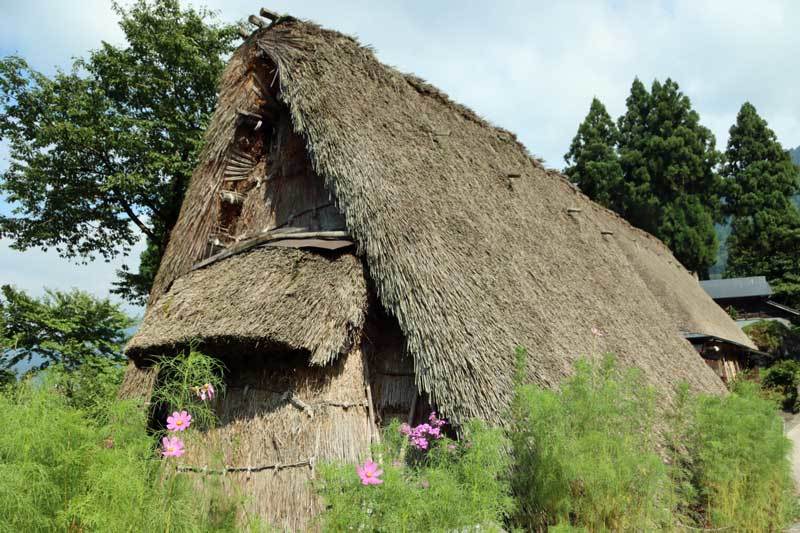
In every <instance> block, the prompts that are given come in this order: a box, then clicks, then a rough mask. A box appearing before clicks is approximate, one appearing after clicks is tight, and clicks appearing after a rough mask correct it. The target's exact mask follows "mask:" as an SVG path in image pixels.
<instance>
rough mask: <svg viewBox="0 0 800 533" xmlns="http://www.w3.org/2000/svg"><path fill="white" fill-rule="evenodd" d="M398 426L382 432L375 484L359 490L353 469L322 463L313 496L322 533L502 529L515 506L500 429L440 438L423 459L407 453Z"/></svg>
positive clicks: (475, 425) (476, 427)
mask: <svg viewBox="0 0 800 533" xmlns="http://www.w3.org/2000/svg"><path fill="white" fill-rule="evenodd" d="M398 430H399V428H398V425H397V424H394V425H392V426H390V427H389V428H387V430H386V431H385V432H384V444H383V445H382V446H380V447H378V448H376V449H375V450H374V454H373V457H374V458H375V460H376V462H378V463H379V464H380V467H381V469H382V470H383V475H382V476H381V478H382V480H383V483H382V484H380V485H362V484H361V482H360V480H359V477H358V475H357V474H356V471H355V469H354V467H353V465H342V464H327V465H322V467H321V470H320V473H321V476H320V482H319V483H318V485H317V488H318V491H319V493H320V494H321V496H322V497H323V498H324V500H325V504H326V511H325V512H324V513H323V515H322V516H321V517H320V519H321V522H322V525H323V528H324V530H326V531H349V530H357V531H392V532H394V531H457V530H464V529H465V528H470V527H475V526H480V527H481V528H482V529H488V530H489V531H495V530H499V529H500V528H501V526H502V524H503V520H504V518H505V517H506V516H507V515H508V514H509V512H510V510H511V507H512V500H511V498H510V496H509V487H508V483H507V479H508V468H509V458H508V455H507V452H506V448H507V443H506V441H505V439H504V437H503V434H502V432H501V431H500V430H497V429H489V428H487V427H486V426H485V425H483V424H482V423H479V422H472V423H470V424H469V425H468V426H467V427H466V428H465V438H464V440H462V441H461V442H460V443H455V442H453V441H451V440H449V439H446V438H444V439H441V440H437V441H435V442H434V443H433V446H432V447H431V449H430V451H428V452H427V453H425V454H421V453H409V450H408V448H407V445H406V444H404V437H403V436H402V435H401V434H400V433H399V431H398Z"/></svg>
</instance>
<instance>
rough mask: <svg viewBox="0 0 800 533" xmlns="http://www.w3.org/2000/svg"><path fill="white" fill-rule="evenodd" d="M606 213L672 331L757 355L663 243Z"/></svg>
mask: <svg viewBox="0 0 800 533" xmlns="http://www.w3.org/2000/svg"><path fill="white" fill-rule="evenodd" d="M606 213H607V216H608V219H609V224H610V225H613V226H614V227H615V228H617V230H618V237H617V238H616V240H617V242H618V243H619V246H620V247H621V248H622V250H623V251H624V252H625V255H626V256H627V257H628V260H629V261H630V263H631V265H632V266H633V267H634V268H635V269H636V271H637V272H638V274H639V276H640V277H641V278H642V279H643V280H644V282H645V284H646V285H647V287H648V289H649V290H650V292H651V293H653V295H654V296H655V297H656V300H657V301H658V302H659V304H660V305H661V307H662V308H663V309H664V311H665V312H666V314H667V316H668V317H669V319H670V324H671V325H672V327H673V328H674V329H675V330H676V331H678V332H680V333H681V334H684V333H686V332H689V333H697V334H703V335H707V336H709V337H716V338H720V339H726V340H727V341H729V342H731V343H733V344H736V345H739V346H742V347H743V348H745V349H747V350H753V351H757V348H756V346H755V344H754V343H753V341H752V339H750V337H748V336H747V335H746V334H745V333H744V332H743V331H742V330H741V328H740V327H739V326H738V325H737V324H736V322H735V321H734V320H733V319H731V317H730V316H729V315H728V314H727V313H726V312H725V310H724V309H722V308H721V307H720V306H719V305H717V304H716V303H715V302H714V300H713V299H712V298H711V297H710V296H709V295H708V293H706V291H705V290H704V289H703V287H702V286H701V285H700V282H699V281H698V280H697V279H696V278H695V277H694V276H693V275H692V274H690V273H689V272H688V271H687V270H686V268H684V266H683V265H681V264H680V262H679V261H678V260H677V259H675V257H674V256H673V255H672V252H671V251H670V250H669V248H667V246H665V245H664V243H662V242H661V241H660V240H658V239H656V238H655V237H653V236H652V235H650V234H649V233H646V232H644V231H642V230H640V229H637V228H634V227H633V226H631V225H630V224H629V223H628V222H626V221H625V220H623V219H621V218H620V217H619V216H617V215H616V214H613V213H610V212H608V211H606Z"/></svg>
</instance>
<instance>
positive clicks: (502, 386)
mask: <svg viewBox="0 0 800 533" xmlns="http://www.w3.org/2000/svg"><path fill="white" fill-rule="evenodd" d="M259 55H262V56H266V57H267V58H268V59H269V61H270V62H271V64H274V65H276V66H277V78H276V79H277V80H278V81H279V83H280V95H279V98H280V99H281V100H282V102H283V103H284V104H285V105H287V106H288V110H289V112H290V113H291V118H292V124H293V127H294V128H295V130H296V132H297V133H299V134H300V135H301V136H302V137H303V139H305V142H306V148H307V152H308V154H309V156H310V159H311V162H312V164H313V167H314V171H315V172H316V174H317V175H318V176H320V177H321V178H323V179H324V180H325V185H326V186H327V188H328V190H330V191H331V192H332V194H333V196H334V198H335V201H336V202H337V205H338V208H339V210H340V211H341V212H342V214H343V215H344V216H345V219H346V225H347V230H348V232H349V234H350V235H351V236H352V237H353V238H354V240H355V241H356V243H357V245H358V251H359V253H360V254H361V255H362V256H363V258H364V261H365V266H366V267H367V271H368V275H369V277H370V278H371V279H372V281H373V282H374V287H375V290H376V292H377V295H378V298H379V300H380V302H381V303H382V304H383V306H384V307H385V308H386V309H387V310H388V311H389V312H390V313H391V314H392V315H394V316H395V317H396V318H397V321H398V323H399V324H400V328H401V330H402V332H403V334H404V336H405V338H406V340H407V347H408V351H409V353H410V354H411V355H412V356H413V358H414V367H415V373H416V379H417V383H418V385H419V386H420V388H421V389H422V390H423V391H424V392H427V393H429V395H430V398H431V400H432V401H433V402H434V403H435V404H437V405H438V406H439V407H440V408H441V409H442V410H443V411H444V412H445V413H446V414H447V415H448V416H449V417H451V418H452V419H454V420H455V421H456V422H457V421H460V420H464V419H466V418H468V417H474V416H477V417H483V418H487V419H497V417H498V416H499V415H500V413H502V410H503V408H504V406H505V405H506V402H507V400H508V398H509V395H510V391H511V390H512V374H513V368H514V360H513V358H514V356H513V353H514V348H515V347H516V346H518V345H522V346H525V347H527V348H528V351H529V353H530V358H529V374H530V377H531V379H533V380H534V381H536V382H538V383H540V384H542V385H546V386H552V385H555V384H557V383H558V382H559V381H560V380H561V379H562V378H563V377H564V376H566V375H568V374H569V373H570V372H571V369H572V366H573V363H574V362H575V360H576V359H577V358H579V357H582V356H592V355H596V354H600V353H604V352H613V353H615V354H617V356H618V357H619V359H620V361H621V362H622V363H623V364H625V365H627V366H637V367H639V368H641V369H642V371H643V373H644V375H645V377H646V378H647V379H648V380H649V381H650V383H651V384H653V385H654V386H656V387H657V388H659V389H660V390H662V391H671V390H673V389H674V387H675V385H677V384H678V383H679V382H687V383H689V384H690V385H691V386H692V387H693V388H695V389H697V390H703V391H707V392H722V391H723V390H724V387H723V386H722V384H721V382H720V380H719V379H718V378H717V377H716V376H715V375H714V373H713V372H712V371H711V370H710V369H708V368H707V367H706V365H705V364H704V363H703V362H702V360H701V359H700V358H699V357H698V356H697V354H696V352H695V351H694V350H693V349H692V348H691V346H690V345H689V343H688V342H687V341H685V340H684V339H683V338H682V337H681V336H680V334H679V330H678V326H679V323H680V321H679V320H678V319H677V318H676V317H679V316H683V314H684V313H686V312H687V309H688V310H689V311H691V312H689V313H688V314H689V315H690V316H695V317H701V316H702V315H703V313H705V312H706V310H705V309H704V306H705V303H702V302H701V304H702V305H700V307H701V309H700V310H699V311H698V310H696V309H689V308H692V306H693V305H695V303H696V300H697V299H698V298H700V295H699V293H696V292H695V291H693V290H691V288H686V287H684V289H685V290H683V289H682V292H681V293H680V298H685V300H686V302H687V303H686V306H687V308H686V309H682V308H681V307H677V308H675V309H673V308H672V307H670V305H669V298H670V297H669V294H667V293H658V291H657V290H655V289H654V287H655V286H656V284H653V283H650V281H649V276H651V275H652V276H655V277H657V278H658V277H659V276H661V275H662V274H663V275H664V276H665V277H667V278H669V279H673V280H675V282H676V283H679V284H681V285H682V286H684V285H686V284H687V283H690V282H691V283H694V284H695V285H696V282H695V281H694V280H692V278H691V276H690V275H689V274H688V273H687V272H686V271H685V270H682V269H674V268H673V266H674V265H672V266H671V265H670V264H669V261H674V259H671V256H669V257H667V255H664V254H661V255H659V254H655V256H654V258H653V259H652V264H649V263H648V264H647V265H645V266H644V267H643V266H641V265H640V263H642V262H643V261H642V260H641V259H640V258H638V256H637V254H632V253H630V250H629V247H628V246H627V245H626V243H625V242H624V241H620V237H621V236H622V235H623V234H624V233H625V232H628V231H630V232H632V233H635V232H634V231H633V230H632V229H630V230H629V229H624V230H623V229H617V230H616V234H615V233H614V232H613V231H611V232H609V231H608V227H609V225H610V224H618V223H619V221H618V220H617V219H615V218H614V216H613V215H611V214H610V213H608V212H607V211H605V210H603V209H602V208H599V207H597V206H595V205H594V204H593V203H592V202H591V201H589V200H588V199H587V198H586V197H585V196H583V195H582V194H580V193H579V192H577V191H576V190H575V189H574V188H573V187H572V186H571V185H570V184H569V183H568V182H567V181H566V180H565V179H564V178H563V177H562V176H560V175H559V174H558V173H555V172H552V171H547V170H545V169H544V168H543V167H542V166H541V164H540V163H539V162H537V161H536V160H534V159H533V158H531V157H530V155H529V154H528V153H527V152H526V150H525V149H524V148H523V147H522V146H521V145H520V144H519V143H518V142H517V141H516V139H515V138H514V136H513V135H512V134H510V133H508V132H506V131H504V130H501V129H497V128H494V127H492V126H491V125H489V124H488V123H487V122H485V121H484V120H482V119H481V118H480V117H478V116H477V115H476V114H475V113H473V112H472V111H470V110H469V109H467V108H465V107H463V106H460V105H458V104H455V103H453V102H452V101H450V100H449V99H448V98H447V96H445V95H444V94H442V93H441V92H439V91H438V90H437V89H435V88H434V87H432V86H430V85H428V84H426V83H425V82H423V81H422V80H419V79H418V78H415V77H413V76H409V75H404V74H402V73H400V72H397V71H396V70H394V69H392V68H390V67H387V66H385V65H383V64H381V63H380V62H378V61H377V60H376V58H375V57H374V55H373V53H372V52H371V51H370V50H369V49H367V48H364V47H362V46H360V45H359V44H358V43H357V42H356V41H355V40H354V39H352V38H351V37H348V36H345V35H342V34H339V33H337V32H333V31H328V30H324V29H322V28H320V27H318V26H316V25H314V24H311V23H307V22H302V21H298V20H295V19H291V18H283V19H281V20H280V21H278V22H276V23H275V24H273V25H272V26H271V27H270V28H268V29H264V30H260V31H258V32H256V33H255V34H254V35H253V36H252V37H251V38H249V39H248V40H247V41H246V42H245V44H243V45H242V47H240V49H239V50H237V52H236V53H235V54H234V55H233V57H232V60H231V62H230V64H229V66H228V68H227V69H226V72H225V74H224V76H223V81H222V86H221V94H220V105H219V107H218V109H217V112H216V113H215V116H214V118H213V120H212V123H211V126H210V129H209V137H208V139H207V148H206V150H205V152H204V154H203V156H201V164H200V166H199V167H198V169H197V171H196V172H195V174H194V176H193V178H192V183H191V185H190V187H189V190H188V192H187V196H186V200H185V201H184V206H183V208H182V211H181V216H180V219H179V221H178V224H177V225H176V227H175V230H174V231H173V234H172V238H171V241H170V246H169V248H168V250H167V253H166V254H165V257H164V260H163V261H162V265H161V268H160V270H159V274H158V277H157V280H156V283H155V286H154V289H153V293H152V294H151V301H155V302H156V303H157V302H158V301H160V300H161V298H163V296H162V294H163V293H164V291H166V290H167V288H168V287H169V286H170V284H171V283H172V282H173V281H174V280H176V279H177V281H175V285H176V286H177V285H178V284H179V283H181V282H182V278H181V276H183V275H184V274H185V273H186V272H188V271H189V269H190V267H191V265H192V264H193V263H194V262H196V261H198V260H200V259H202V257H201V246H202V245H203V243H204V242H205V241H204V240H205V239H206V237H207V235H208V232H209V228H210V227H211V225H212V224H213V219H214V217H213V216H212V214H213V213H211V211H213V209H214V208H213V207H209V206H210V199H211V198H213V196H214V195H215V194H216V193H217V192H218V181H219V179H220V176H221V173H220V167H221V166H222V165H223V164H224V161H223V160H222V159H223V158H224V153H225V150H226V149H225V146H226V143H230V142H231V139H232V138H233V128H234V126H233V121H232V119H231V110H232V109H235V108H236V107H245V108H247V106H248V105H251V106H252V105H255V104H254V103H253V102H252V101H250V100H249V96H248V94H249V92H248V90H247V88H246V84H245V82H244V81H242V80H244V79H246V77H247V76H248V75H249V73H250V72H251V69H252V62H253V58H255V57H258V56H259ZM215 180H216V181H215ZM609 217H611V218H609ZM614 221H616V222H614ZM623 227H624V226H623ZM647 238H648V239H653V238H652V237H649V236H648V237H647ZM653 240H654V241H655V239H653ZM659 245H660V243H659ZM661 246H663V245H661ZM233 259H235V258H231V259H226V260H225V261H223V262H221V263H220V265H223V264H225V263H227V262H228V261H231V260H233ZM263 259H264V261H271V260H272V258H271V257H264V258H263ZM648 261H649V260H648ZM263 266H264V267H266V266H267V265H266V263H265V264H264V265H263ZM210 268H213V267H210ZM269 268H272V267H269ZM283 268H285V266H284V267H283ZM670 269H673V270H675V271H674V272H671V271H670ZM200 272H202V271H200ZM252 274H253V275H254V276H257V274H258V272H257V269H256V268H255V266H254V267H253V268H252ZM195 275H196V273H192V274H189V277H193V276H195ZM276 275H277V274H276ZM279 277H280V276H279ZM306 279H307V280H308V282H309V283H311V284H312V285H313V284H314V283H315V281H314V280H313V279H312V277H311V276H308V277H307V278H306ZM201 281H202V283H201ZM205 283H213V279H211V278H209V279H206V280H196V281H195V282H194V284H195V285H196V287H197V288H198V289H197V290H198V293H199V291H200V290H201V289H200V288H201V287H202V286H203V284H205ZM174 291H175V288H174V287H173V288H172V289H171V290H170V293H172V292H174ZM701 292H702V291H701ZM168 294H169V293H168ZM705 298H706V299H708V298H707V297H705ZM195 301H196V302H197V303H198V305H199V304H200V303H201V298H200V296H198V297H197V299H196V300H195ZM283 304H284V303H283V302H279V301H275V302H274V305H276V306H280V305H283ZM258 309H259V308H254V309H248V308H247V307H242V308H239V309H237V310H236V311H235V312H231V313H230V314H231V315H234V313H235V316H237V318H239V319H243V320H245V321H247V322H249V321H251V320H253V321H254V322H253V323H252V328H253V329H255V327H256V325H257V323H258V324H259V327H260V321H262V320H264V317H262V316H258V315H257V313H255V311H257V310H258ZM295 312H297V313H301V312H302V310H301V309H299V308H298V309H295ZM248 313H249V314H248ZM723 315H724V314H723ZM709 316H711V320H712V321H714V322H716V321H721V322H725V321H728V322H730V319H729V318H727V317H726V316H720V315H719V314H713V313H712V314H711V315H709ZM214 317H215V318H214V319H213V320H217V319H219V320H223V321H225V320H228V319H227V318H225V317H224V316H222V313H219V314H218V315H214ZM170 320H172V319H170ZM213 320H212V317H211V315H209V318H208V319H206V320H205V321H204V323H205V324H211V323H212V322H213ZM267 320H269V319H267ZM228 323H230V320H228ZM313 324H320V321H318V320H316V321H313V322H312V321H311V319H309V321H308V322H306V323H305V325H306V326H307V327H313ZM731 324H732V322H731ZM163 327H165V328H167V327H169V328H172V327H175V328H179V329H180V328H183V326H180V325H175V326H163ZM322 327H324V325H323V326H322ZM727 327H728V325H727V324H726V325H723V328H727ZM734 327H735V326H734ZM281 328H282V326H281V327H279V326H278V325H277V324H276V325H275V327H274V329H269V335H274V336H277V337H281V336H285V335H286V333H285V332H283V331H282V329H281ZM262 329H263V328H262ZM218 331H219V334H223V333H224V331H227V329H226V328H225V327H223V326H222V325H221V326H219V330H218ZM195 332H196V333H198V334H202V333H203V331H201V330H200V329H199V328H196V330H195ZM265 335H266V334H265ZM178 336H179V335H174V337H176V338H177V337H178ZM183 337H184V338H185V337H186V335H183ZM298 344H299V343H298ZM311 344H313V343H311ZM335 344H336V343H335ZM326 353H330V351H326Z"/></svg>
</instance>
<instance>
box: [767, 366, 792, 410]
mask: <svg viewBox="0 0 800 533" xmlns="http://www.w3.org/2000/svg"><path fill="white" fill-rule="evenodd" d="M798 385H800V362H797V361H789V360H787V361H779V362H777V363H775V364H774V365H772V366H771V367H769V368H767V369H766V370H764V371H763V373H762V375H761V386H762V387H764V389H766V390H772V391H775V392H777V393H778V394H779V395H780V397H781V405H782V407H783V409H784V410H786V411H790V412H793V413H796V412H797V411H798V410H800V403H799V402H798V397H797V387H798Z"/></svg>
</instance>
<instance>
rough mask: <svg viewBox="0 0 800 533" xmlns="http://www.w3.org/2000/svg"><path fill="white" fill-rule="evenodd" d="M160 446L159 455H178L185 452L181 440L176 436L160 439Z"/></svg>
mask: <svg viewBox="0 0 800 533" xmlns="http://www.w3.org/2000/svg"><path fill="white" fill-rule="evenodd" d="M161 446H162V448H163V450H162V451H161V455H163V456H164V457H180V456H181V455H183V454H184V453H185V452H186V449H185V448H184V447H183V441H182V440H181V439H179V438H178V437H164V438H163V439H161Z"/></svg>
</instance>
